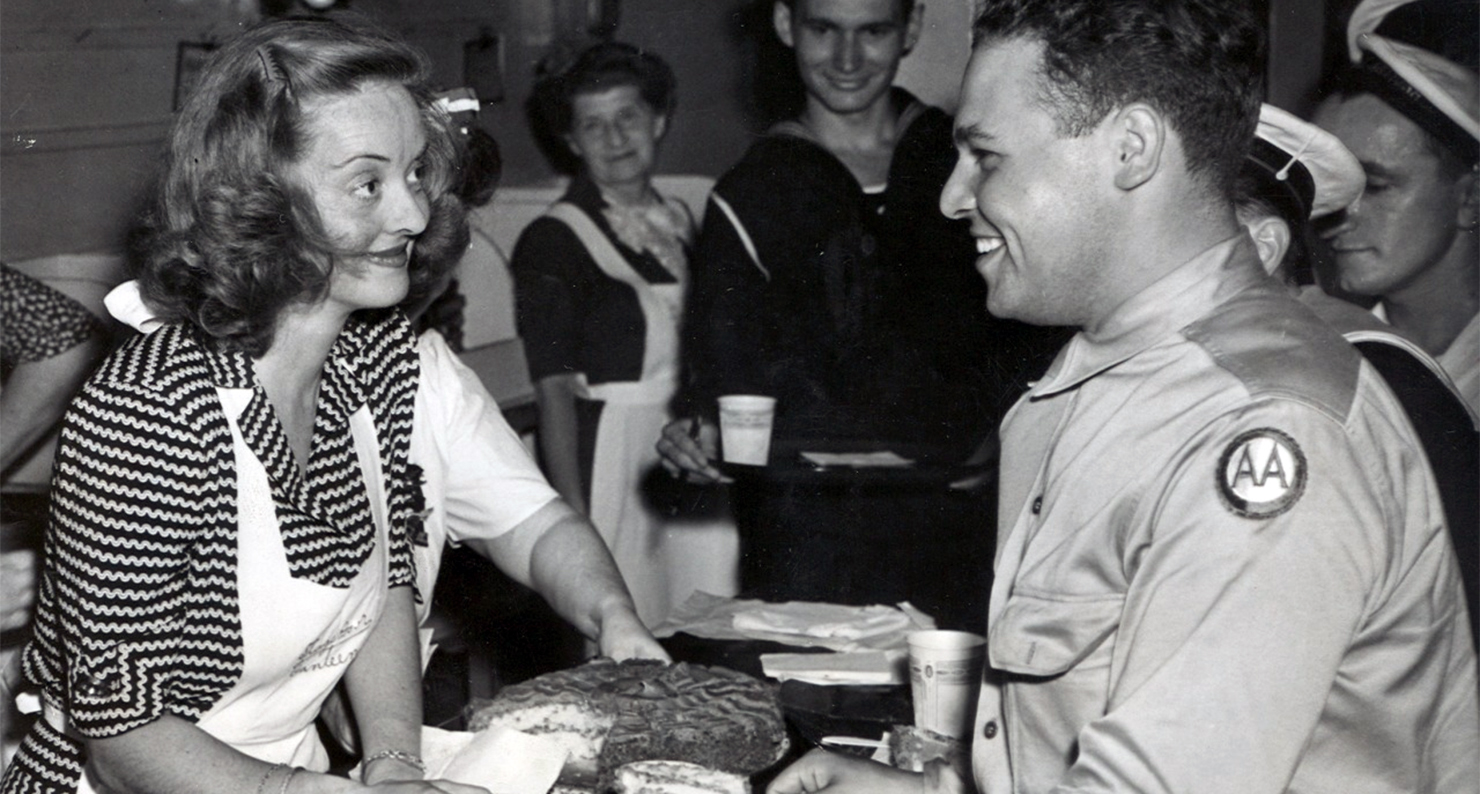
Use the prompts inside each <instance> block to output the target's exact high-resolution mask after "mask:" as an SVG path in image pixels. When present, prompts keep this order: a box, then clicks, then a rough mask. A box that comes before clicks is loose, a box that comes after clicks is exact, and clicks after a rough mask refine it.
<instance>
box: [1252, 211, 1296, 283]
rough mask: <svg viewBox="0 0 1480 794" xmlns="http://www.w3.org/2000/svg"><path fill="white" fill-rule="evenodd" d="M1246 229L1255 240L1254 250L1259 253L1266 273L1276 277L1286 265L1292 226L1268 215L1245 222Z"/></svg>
mask: <svg viewBox="0 0 1480 794" xmlns="http://www.w3.org/2000/svg"><path fill="white" fill-rule="evenodd" d="M1244 228H1245V229H1247V230H1248V232H1249V236H1250V237H1252V238H1254V249H1255V250H1257V251H1258V252H1259V261H1260V262H1263V263H1264V272H1266V273H1268V274H1270V275H1274V274H1275V272H1276V271H1278V270H1279V269H1280V265H1283V264H1284V263H1285V254H1286V253H1287V252H1288V251H1289V250H1290V224H1288V223H1285V221H1284V219H1282V218H1277V217H1275V216H1273V215H1266V216H1264V217H1262V218H1257V219H1255V220H1253V221H1247V222H1245V223H1244Z"/></svg>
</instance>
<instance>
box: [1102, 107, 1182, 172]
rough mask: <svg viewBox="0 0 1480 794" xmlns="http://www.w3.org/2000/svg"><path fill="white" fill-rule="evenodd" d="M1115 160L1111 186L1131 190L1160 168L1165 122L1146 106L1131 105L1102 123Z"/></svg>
mask: <svg viewBox="0 0 1480 794" xmlns="http://www.w3.org/2000/svg"><path fill="white" fill-rule="evenodd" d="M1106 123H1108V124H1110V125H1111V126H1110V128H1109V129H1108V130H1106V131H1105V132H1106V133H1107V134H1108V135H1109V139H1110V141H1111V145H1112V146H1113V147H1114V155H1115V158H1116V161H1115V164H1114V169H1115V186H1116V187H1118V188H1120V189H1121V190H1134V189H1136V188H1138V187H1140V186H1141V185H1143V184H1145V183H1146V182H1147V181H1148V180H1150V179H1151V177H1153V176H1155V175H1156V172H1157V171H1160V170H1161V167H1162V156H1163V154H1164V153H1165V151H1166V146H1167V132H1168V130H1167V124H1166V119H1164V118H1162V115H1161V114H1160V113H1158V112H1157V111H1156V110H1155V109H1154V108H1152V107H1151V106H1149V105H1145V104H1141V103H1134V104H1130V105H1127V106H1125V107H1123V108H1121V109H1120V110H1118V111H1116V112H1115V113H1114V114H1113V115H1111V117H1110V118H1109V119H1108V121H1107V122H1106Z"/></svg>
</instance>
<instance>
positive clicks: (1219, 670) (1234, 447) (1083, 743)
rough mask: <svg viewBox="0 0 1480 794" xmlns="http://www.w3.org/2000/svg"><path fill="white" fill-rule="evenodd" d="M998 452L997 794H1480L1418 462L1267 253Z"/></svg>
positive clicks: (1477, 699) (1144, 327) (1391, 403)
mask: <svg viewBox="0 0 1480 794" xmlns="http://www.w3.org/2000/svg"><path fill="white" fill-rule="evenodd" d="M1002 438H1003V460H1004V461H1005V463H1004V466H1003V473H1002V483H1001V506H1000V516H999V522H1000V523H999V526H1001V527H1002V528H1003V532H1002V535H1001V537H1000V539H999V544H998V550H997V576H996V581H995V584H994V587H993V591H992V598H991V608H990V611H989V621H988V629H989V630H988V635H989V636H988V661H989V668H990V669H989V670H988V673H987V679H988V682H987V684H986V685H985V686H984V687H983V692H982V697H981V701H980V703H979V705H978V713H977V718H976V720H977V722H976V733H975V736H974V742H973V765H974V771H975V774H976V777H977V781H978V783H979V785H980V786H981V787H982V790H983V791H984V792H987V793H988V794H996V793H997V792H1001V791H1014V792H1047V791H1054V792H1068V791H1125V792H1162V791H1164V792H1176V793H1177V794H1189V792H1221V791H1229V792H1239V794H1257V793H1258V792H1281V791H1300V792H1305V791H1330V792H1414V791H1443V792H1449V791H1454V792H1458V791H1465V792H1474V791H1475V785H1476V783H1475V781H1476V780H1480V694H1477V685H1476V672H1475V656H1474V652H1473V650H1472V648H1471V643H1470V638H1469V629H1468V626H1467V623H1466V615H1465V612H1464V602H1463V596H1462V593H1461V590H1460V582H1459V579H1458V573H1457V569H1456V564H1455V559H1454V557H1453V552H1452V551H1451V548H1450V545H1449V542H1448V540H1447V537H1446V535H1445V529H1444V525H1443V521H1444V518H1443V512H1442V508H1441V507H1440V501H1439V495H1438V493H1437V491H1436V488H1435V485H1434V480H1433V476H1432V474H1431V473H1430V471H1429V470H1428V466H1427V463H1426V462H1425V460H1424V458H1423V452H1422V448H1421V446H1420V445H1419V443H1418V441H1417V440H1416V439H1415V438H1414V434H1413V430H1412V428H1411V426H1410V425H1409V424H1408V421H1407V419H1406V418H1405V416H1404V413H1403V411H1402V409H1401V407H1400V406H1399V404H1398V403H1397V401H1396V399H1395V398H1394V397H1393V396H1392V395H1391V394H1390V393H1389V391H1388V390H1387V389H1386V387H1385V386H1384V385H1383V384H1382V383H1381V381H1380V379H1379V378H1378V377H1377V375H1376V374H1375V373H1374V371H1373V370H1372V369H1371V367H1370V366H1368V365H1367V364H1366V363H1365V362H1364V361H1363V360H1362V359H1361V357H1360V356H1359V355H1358V354H1357V353H1356V352H1355V350H1353V349H1352V348H1351V347H1350V346H1348V345H1347V344H1346V343H1345V342H1344V341H1343V340H1342V339H1341V337H1340V336H1338V335H1337V334H1335V333H1334V332H1333V331H1331V330H1329V329H1328V328H1327V327H1325V326H1324V325H1323V324H1321V323H1320V322H1319V321H1318V320H1317V319H1316V318H1315V316H1314V315H1312V314H1311V313H1310V312H1309V311H1308V310H1306V309H1305V308H1304V307H1302V306H1300V305H1299V304H1298V302H1296V301H1295V300H1293V299H1292V298H1291V297H1290V296H1288V295H1287V294H1286V292H1285V289H1284V287H1282V286H1280V285H1278V284H1276V283H1275V282H1273V281H1271V280H1269V279H1267V278H1266V277H1265V276H1264V274H1263V272H1262V270H1261V269H1260V266H1259V262H1258V259H1257V258H1256V256H1255V253H1254V250H1253V246H1252V244H1250V243H1249V242H1248V241H1247V238H1246V237H1244V236H1243V235H1239V236H1238V237H1236V238H1231V239H1229V240H1227V241H1225V242H1223V243H1220V244H1218V245H1216V246H1214V247H1213V248H1211V249H1209V250H1207V251H1206V252H1204V253H1202V254H1200V255H1199V256H1197V257H1196V258H1194V259H1192V260H1191V261H1189V262H1187V263H1186V264H1184V265H1183V266H1181V267H1180V268H1178V269H1176V270H1175V271H1173V272H1171V273H1170V274H1168V275H1167V276H1166V277H1164V278H1163V279H1162V280H1161V281H1159V282H1158V283H1156V284H1154V285H1153V286H1151V287H1150V288H1148V289H1147V290H1145V291H1144V292H1143V293H1141V294H1140V295H1138V296H1136V297H1134V298H1132V299H1131V300H1129V301H1127V302H1126V303H1125V304H1124V305H1122V306H1121V307H1119V308H1118V309H1117V310H1116V311H1115V313H1114V315H1113V316H1112V317H1111V318H1109V320H1108V322H1106V323H1105V324H1104V326H1103V328H1101V329H1099V330H1098V331H1097V332H1096V333H1094V334H1088V333H1082V334H1080V335H1079V336H1077V337H1075V338H1074V340H1073V341H1071V342H1070V344H1069V345H1068V346H1066V347H1065V349H1064V350H1063V351H1062V352H1061V353H1060V355H1059V358H1058V360H1057V361H1056V362H1055V363H1054V365H1053V367H1052V368H1051V369H1050V371H1049V372H1048V374H1047V375H1046V376H1045V378H1044V379H1043V380H1042V381H1040V382H1039V383H1037V384H1035V385H1034V387H1033V388H1032V390H1031V391H1030V392H1029V393H1028V394H1027V395H1026V396H1025V397H1024V398H1023V399H1022V400H1021V401H1020V402H1019V403H1018V404H1017V405H1016V406H1015V407H1014V409H1013V411H1012V412H1011V413H1010V414H1009V415H1008V417H1007V419H1006V421H1005V422H1004V424H1003V428H1002Z"/></svg>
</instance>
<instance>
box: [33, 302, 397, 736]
mask: <svg viewBox="0 0 1480 794" xmlns="http://www.w3.org/2000/svg"><path fill="white" fill-rule="evenodd" d="M417 377H418V364H417V355H416V349H415V336H414V334H413V332H412V329H411V327H410V325H409V324H408V323H407V322H406V320H405V318H404V317H402V316H401V314H400V313H399V312H394V311H381V312H377V313H374V314H370V315H369V316H365V313H361V314H360V315H356V316H355V317H354V318H351V320H350V321H349V322H348V323H347V324H346V326H345V329H344V331H343V332H342V334H341V335H340V338H339V339H338V341H337V342H336V343H335V346H334V348H333V350H332V351H331V354H330V358H329V361H328V363H327V364H326V365H325V368H324V377H323V381H322V384H321V386H320V390H319V410H318V414H317V416H316V419H315V427H314V445H313V446H314V450H313V454H312V458H311V459H310V461H309V465H308V466H307V468H306V470H302V469H299V468H298V467H297V466H295V465H294V461H293V456H292V453H291V451H290V450H289V447H288V444H287V438H286V435H285V434H284V432H283V430H282V426H281V425H280V424H279V423H278V421H277V419H276V417H275V415H274V414H273V413H272V409H271V406H270V405H269V403H268V401H267V396H266V393H265V392H264V391H263V390H262V387H261V386H260V385H257V384H256V382H255V378H254V377H253V370H252V366H251V361H250V359H249V358H248V357H247V356H246V355H245V354H244V353H241V352H239V351H217V350H212V349H210V348H208V347H207V346H205V345H204V344H203V343H202V341H201V340H200V339H199V338H198V337H197V335H196V334H195V333H194V332H192V331H191V330H189V329H187V328H185V327H182V326H169V327H166V328H164V329H161V330H159V331H157V332H155V333H153V334H149V335H147V336H139V337H136V338H134V339H131V340H130V341H129V342H128V343H127V344H126V345H125V346H124V347H122V348H121V349H120V350H119V351H118V352H116V353H115V354H114V355H112V356H111V357H110V358H109V359H108V360H107V362H105V363H104V365H103V366H102V368H101V369H100V370H99V371H98V372H97V373H96V374H95V375H94V376H93V377H92V379H91V380H90V381H89V382H88V384H87V386H86V387H85V388H84V390H83V392H82V394H81V395H80V396H79V397H78V398H77V400H76V401H75V402H74V403H73V406H72V408H71V410H70V411H69V412H68V415H67V419H66V421H65V424H64V429H63V434H62V440H61V446H60V448H59V450H58V453H57V461H56V466H55V469H54V473H53V483H52V501H51V515H50V525H49V528H48V532H47V540H46V562H45V568H44V572H43V579H42V583H41V589H40V593H39V599H38V609H37V619H36V636H35V639H34V640H33V641H32V643H31V645H30V646H28V647H27V649H26V652H25V657H24V664H25V672H26V676H27V678H28V679H30V680H31V681H32V682H33V683H35V684H37V685H39V686H41V687H42V688H43V691H44V692H45V694H46V696H47V698H48V700H50V701H51V702H52V703H54V704H57V705H60V706H61V707H62V708H63V709H64V710H65V712H66V714H67V717H68V720H69V722H70V726H71V728H72V729H74V730H76V731H78V732H80V733H81V734H83V735H86V736H92V737H104V736H111V735H115V734H118V733H122V732H124V731H127V730H130V729H132V728H135V727H137V726H140V725H143V724H145V723H148V722H150V721H152V720H154V719H156V718H157V717H159V716H160V715H161V714H162V713H170V714H173V715H176V716H179V717H182V718H184V719H187V720H191V721H194V720H196V719H198V718H199V717H200V716H202V715H203V714H204V713H206V712H207V711H208V710H210V708H211V707H212V705H214V704H215V702H216V701H217V700H218V699H219V698H220V697H221V696H222V695H223V694H225V693H226V692H227V691H228V690H230V689H231V687H232V686H233V685H234V684H235V682H236V681H237V679H238V678H239V677H240V675H241V672H242V663H243V660H242V648H241V645H242V641H241V620H240V615H239V614H238V604H237V600H236V599H237V586H236V582H237V571H236V546H237V544H236V532H237V510H236V494H237V482H236V471H235V468H236V466H235V458H234V454H233V448H232V438H231V431H230V427H229V425H228V423H227V421H226V417H225V415H224V414H223V413H222V409H221V404H220V401H219V399H218V397H217V393H216V387H218V386H219V387H226V388H249V389H254V390H255V394H254V395H253V397H252V400H251V403H250V404H249V405H248V407H247V409H246V410H245V411H244V412H243V414H242V416H241V417H240V419H239V424H240V426H241V429H242V434H243V436H244V438H245V440H246V441H247V444H248V445H249V446H250V447H251V448H252V451H253V452H254V453H255V454H256V456H257V457H258V459H259V460H261V461H262V463H263V466H264V468H265V469H266V470H267V472H268V478H269V481H270V482H271V486H272V492H273V501H274V503H275V505H276V508H277V513H278V518H279V522H280V524H281V527H282V533H283V545H284V548H285V550H286V553H287V558H288V562H289V567H290V570H291V571H292V574H293V576H295V577H298V578H301V579H306V580H310V581H314V582H316V583H319V584H322V585H326V586H331V587H344V586H347V585H348V583H349V581H350V579H352V578H353V577H354V575H355V573H356V572H357V571H358V570H359V568H360V565H361V563H362V562H363V561H364V560H365V559H366V558H367V556H368V555H369V553H370V551H371V549H372V548H373V544H374V541H375V529H374V525H373V522H372V519H371V516H370V511H369V504H368V499H367V497H366V495H365V491H364V488H363V487H360V482H361V479H360V478H361V472H360V468H359V465H358V463H357V461H356V457H355V453H354V449H353V443H352V440H351V438H350V433H349V428H348V418H349V416H350V414H352V413H353V412H354V411H355V410H356V409H358V408H359V407H360V406H362V405H369V406H370V409H371V413H372V415H373V417H374V422H375V427H376V434H377V437H378V438H379V439H380V456H381V464H382V466H383V468H384V470H385V472H387V476H388V477H389V479H390V483H388V489H387V490H388V493H389V494H390V496H389V500H390V511H389V514H390V517H391V533H390V534H391V539H390V548H389V553H390V560H391V575H390V585H391V586H399V585H412V584H414V578H415V577H414V570H413V563H412V557H411V548H410V543H409V540H408V535H407V532H406V527H407V522H408V520H409V519H410V517H411V516H412V512H413V511H412V504H413V502H414V499H415V496H416V489H417V484H416V483H414V482H411V481H410V479H409V477H408V476H407V462H408V461H407V454H408V447H409V441H410V435H411V417H412V411H413V407H414V398H415V393H416V385H417ZM23 755H24V751H23ZM33 760H35V759H33ZM54 760H55V759H54Z"/></svg>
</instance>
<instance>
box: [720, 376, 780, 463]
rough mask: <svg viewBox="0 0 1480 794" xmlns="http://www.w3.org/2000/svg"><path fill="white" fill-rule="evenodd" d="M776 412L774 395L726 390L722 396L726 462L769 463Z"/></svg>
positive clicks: (722, 431) (721, 423)
mask: <svg viewBox="0 0 1480 794" xmlns="http://www.w3.org/2000/svg"><path fill="white" fill-rule="evenodd" d="M775 414H776V398H775V397H762V396H760V395H756V394H727V395H725V396H723V397H721V398H719V442H720V451H721V452H722V453H723V455H724V458H725V462H726V463H741V464H745V465H749V466H764V465H766V463H767V461H768V460H769V459H770V456H771V423H772V420H773V418H774V416H775Z"/></svg>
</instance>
